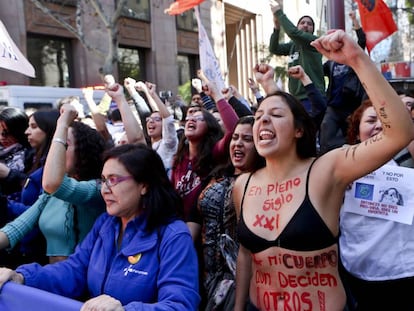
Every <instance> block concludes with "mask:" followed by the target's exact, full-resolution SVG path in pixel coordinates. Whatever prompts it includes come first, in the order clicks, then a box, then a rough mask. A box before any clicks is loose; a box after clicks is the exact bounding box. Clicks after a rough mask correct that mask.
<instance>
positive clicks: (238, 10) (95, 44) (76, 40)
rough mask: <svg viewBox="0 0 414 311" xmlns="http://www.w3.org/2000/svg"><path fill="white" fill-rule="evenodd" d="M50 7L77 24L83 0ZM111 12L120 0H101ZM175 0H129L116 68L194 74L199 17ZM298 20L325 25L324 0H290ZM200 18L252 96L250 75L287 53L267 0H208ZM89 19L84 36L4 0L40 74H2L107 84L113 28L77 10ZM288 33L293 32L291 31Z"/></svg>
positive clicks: (14, 80) (26, 3)
mask: <svg viewBox="0 0 414 311" xmlns="http://www.w3.org/2000/svg"><path fill="white" fill-rule="evenodd" d="M42 2H47V4H46V5H47V7H48V8H49V10H51V11H52V12H57V13H59V14H60V16H62V18H63V20H64V21H66V22H67V23H69V24H70V25H71V26H72V27H74V29H76V23H77V19H76V16H77V11H76V8H77V7H76V3H77V2H78V1H77V0H60V1H59V0H48V1H42ZM91 2H97V3H99V5H100V6H102V8H103V11H104V12H106V14H107V15H108V16H110V15H111V14H112V13H113V12H114V10H115V5H116V3H117V1H114V0H99V1H90V2H89V3H91ZM172 2H173V1H172V0H127V5H126V6H125V8H124V10H123V11H122V16H121V18H120V19H119V21H118V23H117V25H118V27H117V29H118V33H117V39H118V42H119V45H118V46H119V52H118V58H119V62H118V63H117V64H116V65H115V66H114V68H113V74H114V76H115V77H116V78H117V79H118V81H122V80H123V79H124V78H125V77H126V76H132V77H133V78H135V79H137V80H147V81H151V82H154V83H156V84H157V90H158V91H163V90H165V91H167V90H169V91H172V93H173V94H177V90H178V87H179V86H180V85H183V84H184V83H186V82H188V81H189V80H190V79H191V78H194V77H195V76H196V70H197V69H199V46H198V29H197V22H196V19H195V17H194V13H193V11H187V12H185V13H184V14H182V15H179V16H177V17H175V16H169V15H167V14H165V13H164V10H165V9H166V8H168V7H169V6H170V5H171V3H172ZM283 6H284V11H285V13H286V14H287V15H288V17H289V18H290V19H291V20H292V22H294V23H295V22H296V21H297V19H298V18H299V17H300V16H301V15H304V14H307V15H311V16H312V17H314V19H315V22H316V28H317V29H318V30H319V33H323V32H324V30H325V29H326V1H322V0H296V1H284V4H283ZM199 9H200V16H201V21H202V24H203V26H204V28H205V29H206V31H207V33H208V34H209V36H210V41H211V44H212V47H213V49H214V51H215V54H216V57H217V58H218V60H219V63H220V67H221V70H222V74H223V77H224V78H225V81H226V83H227V84H229V85H230V84H233V85H235V86H236V87H237V88H238V89H239V91H240V92H241V94H242V95H244V96H245V97H247V98H250V99H252V97H253V96H252V94H251V92H250V90H249V88H248V84H247V78H249V77H252V76H253V72H252V68H253V66H254V65H255V64H257V63H260V62H263V61H264V62H269V61H270V62H271V63H272V64H274V65H275V66H276V65H279V66H282V67H283V66H284V65H285V64H284V58H283V57H272V56H271V55H269V52H268V44H269V38H270V35H271V33H272V31H273V16H272V14H271V11H270V7H269V2H268V0H256V1H253V0H206V1H204V2H203V3H202V4H201V5H200V6H199ZM78 13H79V14H78V17H79V20H81V21H82V24H83V25H84V32H83V33H82V38H84V41H85V42H86V45H87V46H86V45H85V44H82V43H81V38H80V37H79V36H78V35H76V34H75V33H74V32H71V31H69V30H68V29H67V28H65V27H63V26H62V25H61V23H59V22H57V21H56V20H54V19H53V18H51V17H50V15H48V14H47V13H45V12H44V11H42V10H40V9H39V8H38V7H36V6H35V5H34V4H33V2H32V0H14V1H1V2H0V20H1V21H2V22H3V23H4V25H5V26H6V28H7V29H8V32H9V34H10V36H11V37H12V38H13V40H14V42H15V43H16V45H17V46H18V47H19V49H20V50H21V51H22V53H23V54H24V55H25V56H26V57H27V58H28V59H29V61H30V62H31V63H32V64H33V66H34V67H35V69H36V78H35V79H32V78H28V77H25V76H23V75H22V74H19V73H15V72H12V71H8V70H5V69H0V81H5V83H7V84H19V85H49V86H63V87H83V86H90V85H99V84H102V80H101V76H100V74H99V69H100V68H101V67H102V66H103V63H104V61H105V57H106V56H107V55H109V54H110V43H109V41H108V40H109V39H108V38H110V37H109V34H110V32H111V31H112V30H113V29H108V25H106V24H105V23H104V22H103V21H102V20H101V19H100V18H99V16H98V15H99V14H97V13H96V11H94V10H93V9H91V8H83V10H82V11H81V12H78ZM286 40H288V38H286Z"/></svg>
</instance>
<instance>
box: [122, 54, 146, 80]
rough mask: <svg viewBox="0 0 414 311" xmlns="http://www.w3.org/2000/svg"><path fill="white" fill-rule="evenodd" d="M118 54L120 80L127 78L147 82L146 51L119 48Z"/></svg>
mask: <svg viewBox="0 0 414 311" xmlns="http://www.w3.org/2000/svg"><path fill="white" fill-rule="evenodd" d="M118 53H119V54H118V73H119V79H118V80H119V81H123V80H124V79H125V78H127V77H131V78H134V79H135V80H137V81H138V80H145V66H144V56H145V52H144V50H143V49H137V48H128V47H119V48H118Z"/></svg>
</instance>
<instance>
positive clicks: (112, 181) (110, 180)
mask: <svg viewBox="0 0 414 311" xmlns="http://www.w3.org/2000/svg"><path fill="white" fill-rule="evenodd" d="M132 178H134V177H133V176H115V175H111V176H109V177H107V178H105V177H103V176H102V177H101V179H100V180H99V181H98V182H99V183H100V184H101V185H102V184H105V185H106V186H107V187H108V188H109V189H111V188H112V187H114V186H116V185H117V184H119V183H120V182H123V181H125V180H128V179H132Z"/></svg>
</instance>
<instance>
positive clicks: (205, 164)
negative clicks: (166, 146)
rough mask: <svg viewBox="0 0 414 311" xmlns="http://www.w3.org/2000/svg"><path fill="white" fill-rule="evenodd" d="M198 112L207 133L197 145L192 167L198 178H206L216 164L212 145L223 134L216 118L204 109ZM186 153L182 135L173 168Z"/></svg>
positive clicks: (186, 145)
mask: <svg viewBox="0 0 414 311" xmlns="http://www.w3.org/2000/svg"><path fill="white" fill-rule="evenodd" d="M200 111H201V113H202V114H203V118H204V121H205V122H206V125H207V132H206V133H205V135H204V137H203V139H202V141H201V142H200V143H199V144H198V145H197V157H196V159H195V161H194V162H193V163H192V165H193V170H194V171H195V172H196V173H197V174H198V175H199V176H206V175H208V173H209V172H211V170H212V169H213V168H214V167H215V166H216V164H217V163H214V159H213V153H212V150H213V148H214V145H215V144H216V143H217V142H218V141H219V140H220V139H221V138H222V137H223V136H224V133H223V130H222V129H221V126H220V124H219V123H218V122H217V120H216V118H214V116H213V115H212V114H211V113H210V112H209V111H207V110H206V109H204V108H203V109H201V110H200ZM227 147H228V146H227ZM227 150H228V148H227ZM188 152H189V149H188V140H187V138H186V137H185V135H183V137H181V140H180V142H179V144H178V148H177V153H176V155H175V158H174V161H173V168H175V167H176V166H177V165H178V164H179V163H180V162H181V161H183V160H184V157H185V155H186V154H188Z"/></svg>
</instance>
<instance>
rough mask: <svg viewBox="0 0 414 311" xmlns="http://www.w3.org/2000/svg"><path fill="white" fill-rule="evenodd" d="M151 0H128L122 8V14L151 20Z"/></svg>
mask: <svg viewBox="0 0 414 311" xmlns="http://www.w3.org/2000/svg"><path fill="white" fill-rule="evenodd" d="M149 2H150V1H149V0H128V1H127V3H126V5H125V7H124V8H123V10H122V15H123V16H126V17H130V18H135V19H140V20H144V21H150V20H151V12H150V4H149Z"/></svg>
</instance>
